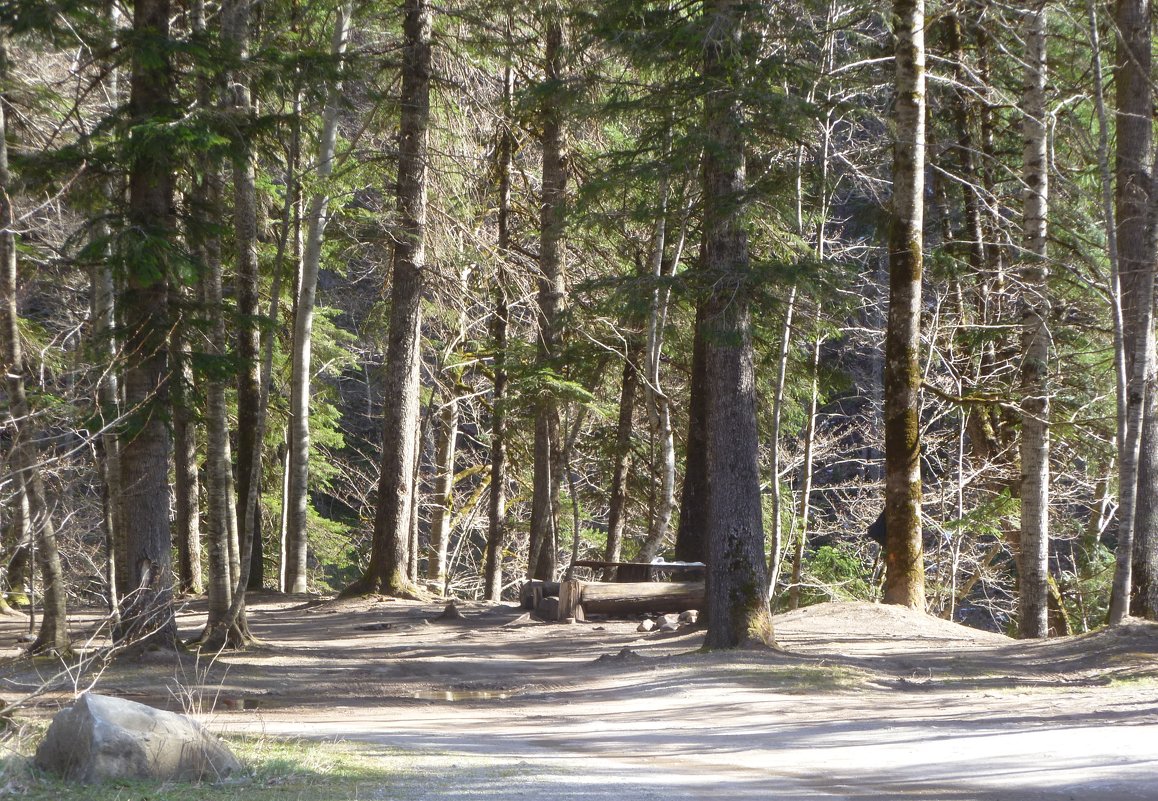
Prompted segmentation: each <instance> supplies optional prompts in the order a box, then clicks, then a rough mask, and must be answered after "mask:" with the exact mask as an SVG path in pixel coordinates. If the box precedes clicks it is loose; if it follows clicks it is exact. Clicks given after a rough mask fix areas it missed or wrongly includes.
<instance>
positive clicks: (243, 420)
mask: <svg viewBox="0 0 1158 801" xmlns="http://www.w3.org/2000/svg"><path fill="white" fill-rule="evenodd" d="M251 2H252V0H225V1H224V2H223V3H222V6H221V38H222V42H223V44H224V45H225V47H226V49H227V51H228V52H229V55H230V58H231V59H232V60H234V62H235V63H237V64H239V65H240V67H239V68H238V69H235V70H232V71H230V72H228V73H227V76H226V80H227V86H226V90H225V92H226V94H225V97H224V98H223V101H224V103H225V106H226V108H227V109H228V110H229V111H230V113H231V115H232V117H233V120H232V122H233V124H234V125H235V126H236V128H237V130H238V131H239V135H238V136H237V138H236V140H235V142H234V143H233V145H234V157H233V236H234V242H235V245H236V248H237V358H238V361H239V362H240V366H239V371H238V375H237V542H236V543H233V544H232V545H231V548H230V554H229V569H230V574H231V575H232V577H233V581H234V582H236V581H237V578H238V576H240V575H241V566H240V560H241V551H242V550H243V549H245V548H246V547H247V546H246V544H245V543H246V541H247V540H248V541H249V543H250V545H249V546H248V547H250V548H251V549H252V548H253V547H255V546H256V548H258V549H260V542H261V531H260V528H259V526H257V521H258V509H257V506H256V505H254V504H251V503H250V501H249V499H250V497H255V498H256V497H258V494H256V493H252V492H250V484H251V483H253V482H260V480H261V476H260V473H259V472H254V468H253V466H254V465H255V464H256V465H260V460H259V459H255V458H254V454H255V452H257V451H258V450H260V448H261V446H262V443H261V442H260V441H259V440H258V439H257V438H256V434H257V428H258V426H257V420H258V417H259V415H260V414H261V412H260V409H259V406H260V403H261V387H260V380H261V358H260V353H259V351H260V350H261V332H260V330H259V328H258V325H257V320H258V314H259V308H258V303H259V295H258V291H259V281H260V270H259V264H258V258H257V211H258V210H257V175H256V165H255V163H254V154H253V147H252V145H251V144H250V133H249V127H250V125H251V124H252V121H253V120H252V118H253V108H252V101H251V99H250V91H249V77H248V75H247V74H246V61H247V59H248V58H249V26H250V4H251ZM251 572H252V571H251ZM257 575H258V576H259V577H260V575H261V573H260V571H259V572H258V574H257Z"/></svg>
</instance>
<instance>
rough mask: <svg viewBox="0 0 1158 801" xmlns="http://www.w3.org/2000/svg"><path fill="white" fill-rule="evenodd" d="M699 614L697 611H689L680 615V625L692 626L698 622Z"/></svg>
mask: <svg viewBox="0 0 1158 801" xmlns="http://www.w3.org/2000/svg"><path fill="white" fill-rule="evenodd" d="M699 619H700V613H699V610H697V609H689V610H687V611H686V612H681V613H680V618H679V620H680V623H686V624H687V625H689V626H694V625H695V624H696V623H698V622H699Z"/></svg>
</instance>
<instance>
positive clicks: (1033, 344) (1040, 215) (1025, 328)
mask: <svg viewBox="0 0 1158 801" xmlns="http://www.w3.org/2000/svg"><path fill="white" fill-rule="evenodd" d="M1024 13H1025V17H1026V19H1025V22H1026V29H1025V43H1026V58H1025V64H1026V74H1025V96H1024V98H1023V107H1022V113H1023V114H1024V117H1023V119H1022V136H1023V137H1024V141H1025V157H1024V159H1025V160H1024V167H1023V169H1024V171H1025V178H1024V180H1025V190H1024V202H1025V207H1024V212H1023V215H1024V216H1023V223H1022V225H1023V229H1024V239H1025V249H1024V254H1023V256H1022V258H1023V263H1022V267H1021V281H1022V289H1021V292H1022V298H1021V303H1022V306H1021V325H1022V345H1021V397H1022V401H1021V549H1020V564H1019V568H1020V569H1019V573H1020V577H1021V584H1020V610H1019V631H1020V634H1021V636H1022V637H1046V636H1048V634H1049V623H1048V608H1049V415H1050V404H1049V383H1048V378H1049V332H1048V331H1047V329H1046V321H1047V320H1048V318H1049V306H1050V303H1049V288H1048V285H1047V279H1048V276H1049V266H1048V264H1047V263H1046V219H1047V215H1048V213H1049V163H1048V159H1049V154H1048V152H1047V150H1046V147H1047V139H1046V113H1047V111H1046V106H1045V85H1046V10H1045V2H1044V0H1038V2H1036V3H1034V4H1033V6H1031V7H1030V8H1028V9H1027V10H1026V11H1025V12H1024Z"/></svg>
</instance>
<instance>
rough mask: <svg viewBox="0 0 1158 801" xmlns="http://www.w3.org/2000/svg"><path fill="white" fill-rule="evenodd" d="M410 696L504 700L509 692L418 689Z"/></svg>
mask: <svg viewBox="0 0 1158 801" xmlns="http://www.w3.org/2000/svg"><path fill="white" fill-rule="evenodd" d="M410 697H411V698H413V699H415V700H416V701H448V702H454V701H458V702H462V701H505V700H506V699H508V698H510V697H511V693H509V692H506V691H503V690H419V691H418V692H416V693H414V694H413V695H411V696H410Z"/></svg>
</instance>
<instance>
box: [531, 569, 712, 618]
mask: <svg viewBox="0 0 1158 801" xmlns="http://www.w3.org/2000/svg"><path fill="white" fill-rule="evenodd" d="M556 588H557V589H556ZM552 590H554V591H555V592H556V593H557V595H547V594H546V593H547V592H549V591H552ZM522 605H523V607H524V608H527V609H533V610H535V612H536V613H537V614H538V615H539V616H540V617H542V618H544V619H547V620H567V619H569V618H575V619H576V620H585V619H586V616H587V615H588V614H592V615H608V616H611V617H628V616H633V615H645V614H657V615H662V614H668V613H678V612H684V611H686V610H688V609H703V607H704V583H703V582H702V581H633V582H622V581H620V582H601V581H599V582H588V581H580V580H578V579H569V580H565V581H561V582H558V583H557V584H556V583H554V582H543V581H539V582H534V581H529V582H527V583H526V584H525V585H523V593H522Z"/></svg>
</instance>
